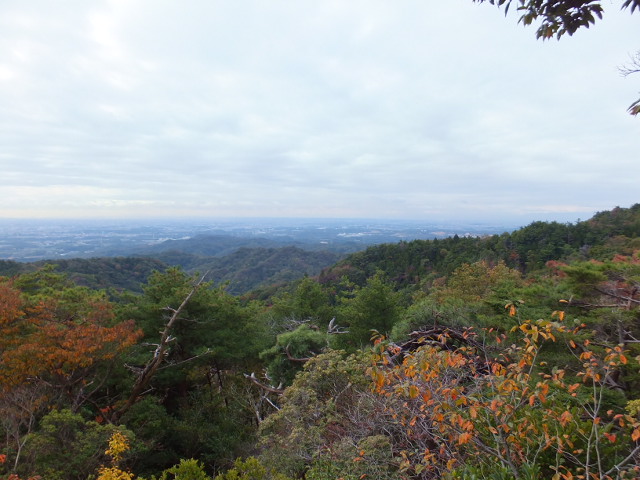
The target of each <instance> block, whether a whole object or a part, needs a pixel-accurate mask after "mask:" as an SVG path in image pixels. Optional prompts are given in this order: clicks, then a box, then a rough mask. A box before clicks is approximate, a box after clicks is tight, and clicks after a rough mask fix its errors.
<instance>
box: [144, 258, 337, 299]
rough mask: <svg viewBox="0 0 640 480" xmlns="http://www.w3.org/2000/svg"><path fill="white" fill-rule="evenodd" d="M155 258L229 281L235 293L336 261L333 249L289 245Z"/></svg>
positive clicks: (316, 270) (218, 280) (315, 272)
mask: <svg viewBox="0 0 640 480" xmlns="http://www.w3.org/2000/svg"><path fill="white" fill-rule="evenodd" d="M156 258H158V259H160V260H162V261H163V262H165V263H166V264H168V265H178V266H181V267H182V268H184V269H185V270H186V271H187V272H196V271H198V272H200V273H203V274H204V273H206V274H207V279H210V280H213V281H214V283H216V284H219V283H227V282H228V285H227V287H226V290H227V291H228V292H229V293H232V294H236V295H238V294H242V293H246V292H248V291H250V290H252V289H255V288H258V287H265V286H269V285H274V284H282V283H286V282H291V281H294V280H297V279H299V278H301V277H303V276H305V275H318V274H319V273H320V271H321V270H322V269H323V268H325V267H327V266H328V265H332V264H334V263H335V262H337V261H338V260H339V258H340V255H338V254H336V253H332V252H310V251H307V250H302V249H301V248H298V247H294V246H289V247H280V248H246V247H243V248H240V249H238V250H236V251H235V252H233V253H231V254H228V255H225V256H223V257H205V256H198V255H191V254H187V253H183V252H176V251H171V252H163V253H161V254H159V255H158V256H157V257H156Z"/></svg>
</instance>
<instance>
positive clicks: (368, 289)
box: [330, 272, 402, 351]
mask: <svg viewBox="0 0 640 480" xmlns="http://www.w3.org/2000/svg"><path fill="white" fill-rule="evenodd" d="M340 302H341V304H340V305H339V307H338V315H337V317H336V319H337V322H338V325H340V327H344V328H345V329H346V330H348V332H347V333H344V334H336V335H331V338H330V346H331V347H333V348H343V349H345V350H349V351H354V350H356V349H358V348H361V347H363V346H365V345H368V344H369V343H370V340H371V337H372V335H373V332H374V331H375V332H379V333H382V334H385V335H386V334H388V333H390V332H391V329H392V328H393V326H394V325H395V324H396V322H397V321H398V320H399V319H400V314H401V312H402V306H401V296H400V294H399V293H398V292H396V291H394V289H393V285H392V284H391V283H389V282H388V281H386V280H385V279H384V276H383V274H382V273H380V272H379V273H376V274H375V275H374V276H372V277H370V278H369V279H368V280H367V283H366V285H365V286H364V287H362V288H355V290H354V291H353V292H352V293H351V294H350V295H348V296H344V297H342V298H341V299H340Z"/></svg>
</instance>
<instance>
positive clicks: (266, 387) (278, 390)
mask: <svg viewBox="0 0 640 480" xmlns="http://www.w3.org/2000/svg"><path fill="white" fill-rule="evenodd" d="M244 377H245V378H247V379H249V380H251V382H253V383H254V384H255V385H257V386H259V387H260V388H262V389H263V390H266V391H267V392H271V393H277V394H278V395H282V394H283V393H284V388H282V384H280V385H278V386H277V387H272V386H270V385H265V384H264V383H262V382H261V381H260V380H258V379H257V378H256V374H255V373H253V372H251V375H247V374H246V373H245V374H244Z"/></svg>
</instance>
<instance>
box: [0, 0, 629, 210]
mask: <svg viewBox="0 0 640 480" xmlns="http://www.w3.org/2000/svg"><path fill="white" fill-rule="evenodd" d="M2 8H3V9H4V10H5V11H4V12H3V15H1V16H0V28H1V29H2V31H3V36H2V39H0V105H2V107H0V145H2V148H1V149H0V164H1V165H2V169H3V179H4V180H5V181H4V182H2V185H0V217H1V216H17V217H19V216H162V215H177V214H182V215H194V216H197V215H219V216H235V215H242V216H261V215H265V216H341V217H348V216H357V217H404V218H424V219H429V218H435V217H440V218H442V217H450V218H463V217H464V218H467V219H471V218H478V219H484V218H487V219H489V218H491V219H500V218H507V217H508V218H522V219H524V220H528V219H534V218H556V217H557V218H566V219H570V218H577V217H582V218H585V217H587V216H589V214H590V213H592V212H593V211H595V210H602V209H605V208H610V207H612V206H614V205H629V204H631V203H635V202H637V201H638V199H637V198H635V196H636V191H637V187H636V183H637V179H638V176H639V174H640V167H639V166H638V164H637V161H636V160H635V158H636V157H635V155H634V153H635V152H637V151H638V143H639V140H638V139H639V138H640V137H639V136H638V135H637V129H638V123H637V122H638V120H636V119H633V118H631V117H629V116H627V115H626V113H625V106H626V105H627V104H628V103H630V102H631V101H632V100H633V99H634V98H635V97H634V95H636V90H637V83H635V84H634V83H633V80H632V79H631V77H630V78H627V79H622V78H620V77H619V76H618V75H617V73H616V65H618V64H620V63H623V62H624V61H625V60H626V58H627V54H628V53H629V52H632V51H634V49H636V48H637V47H638V45H637V44H634V43H633V42H634V38H632V35H633V34H634V32H635V23H634V21H635V20H637V19H636V18H635V17H629V15H628V14H627V15H625V14H619V13H617V12H613V11H611V12H607V13H608V14H607V17H606V18H605V20H604V21H603V22H602V23H601V24H598V25H597V26H596V27H594V28H592V29H591V30H589V31H585V32H578V33H577V34H576V35H575V36H574V37H573V38H567V39H563V40H562V41H561V42H544V43H543V42H539V41H536V40H535V38H534V32H533V30H532V29H523V28H522V27H521V26H519V25H517V24H516V18H515V17H513V16H511V15H510V16H509V17H508V18H507V19H505V18H503V15H502V13H501V12H499V11H497V10H496V9H492V8H491V7H489V6H488V5H474V4H473V3H472V2H471V1H470V0H464V1H463V0H460V1H457V2H446V4H444V5H441V4H438V5H436V6H434V5H432V4H429V3H428V2H424V1H421V0H410V1H407V2H403V3H400V4H398V3H389V2H383V1H381V0H380V1H378V0H374V1H364V0H361V1H360V0H358V1H354V2H346V3H345V2H339V1H337V0H335V1H333V0H327V1H323V2H316V3H313V4H311V3H305V2H295V3H292V2H287V1H284V0H276V1H272V2H260V1H258V0H240V1H237V2H224V1H206V2H205V1H195V0H194V1H193V2H186V3H169V2H161V3H158V2H151V1H149V0H147V1H143V0H140V1H133V2H131V1H119V0H118V1H99V2H80V1H77V2H65V4H64V5H56V4H51V3H50V2H28V3H24V2H23V3H15V4H13V5H5V6H3V7H2ZM635 40H637V39H635Z"/></svg>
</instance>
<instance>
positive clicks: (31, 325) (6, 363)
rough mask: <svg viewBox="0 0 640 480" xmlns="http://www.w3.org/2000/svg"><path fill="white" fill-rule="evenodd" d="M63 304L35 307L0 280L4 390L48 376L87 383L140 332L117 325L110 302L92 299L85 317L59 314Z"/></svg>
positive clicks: (0, 353)
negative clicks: (90, 375)
mask: <svg viewBox="0 0 640 480" xmlns="http://www.w3.org/2000/svg"><path fill="white" fill-rule="evenodd" d="M57 303H58V300H57V299H55V298H43V299H40V300H38V301H37V303H35V304H30V302H28V301H27V300H26V299H25V298H24V296H23V295H22V294H21V292H20V290H19V289H18V288H16V287H15V286H14V285H13V284H12V282H11V281H9V280H4V281H0V333H1V335H0V386H1V387H2V388H3V389H7V388H11V387H14V386H17V385H20V384H23V383H24V382H25V381H26V380H28V379H38V378H42V377H47V378H48V379H53V380H56V381H58V382H62V383H67V382H69V381H82V380H83V374H84V373H86V371H87V369H88V368H89V367H91V366H93V365H94V364H95V363H96V362H99V361H105V360H109V359H111V358H113V357H114V356H115V355H117V354H118V353H119V352H121V351H122V350H123V349H125V348H127V347H129V346H130V345H132V344H134V343H135V342H136V341H137V340H138V339H139V338H140V335H141V333H140V332H139V331H138V330H137V329H136V328H135V326H134V324H133V322H131V321H128V322H122V323H116V322H115V316H114V313H113V309H112V306H111V303H110V302H109V301H108V300H106V299H101V298H98V299H96V298H92V297H89V298H87V299H86V300H85V302H84V305H82V307H83V308H82V314H80V315H73V316H68V317H61V316H59V315H56V313H55V312H56V307H57Z"/></svg>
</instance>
